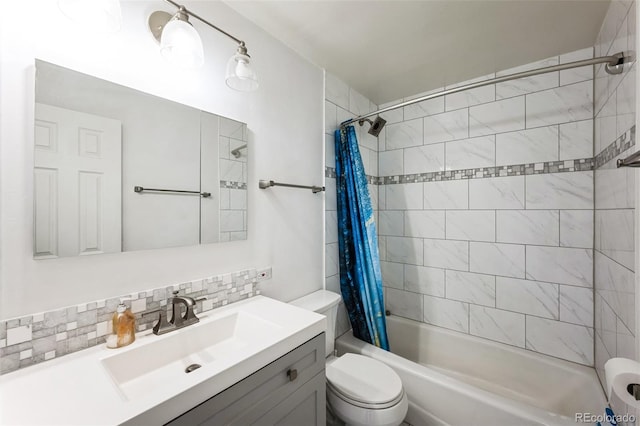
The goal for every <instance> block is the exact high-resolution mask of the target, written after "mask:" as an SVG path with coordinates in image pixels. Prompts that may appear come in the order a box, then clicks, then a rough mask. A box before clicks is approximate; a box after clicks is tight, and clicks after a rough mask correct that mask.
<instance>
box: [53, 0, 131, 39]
mask: <svg viewBox="0 0 640 426" xmlns="http://www.w3.org/2000/svg"><path fill="white" fill-rule="evenodd" d="M58 7H59V8H60V10H61V11H62V13H63V14H64V15H65V16H66V17H67V18H69V19H71V20H72V21H74V22H76V23H78V24H80V25H82V26H83V27H86V28H89V29H91V30H92V31H95V32H101V33H115V32H117V31H120V29H121V28H122V10H121V9H120V1H119V0H58Z"/></svg>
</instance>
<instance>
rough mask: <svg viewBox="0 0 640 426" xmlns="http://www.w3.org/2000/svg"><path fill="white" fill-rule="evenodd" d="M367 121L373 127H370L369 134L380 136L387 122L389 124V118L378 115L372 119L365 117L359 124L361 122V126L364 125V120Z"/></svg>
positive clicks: (359, 122) (359, 121)
mask: <svg viewBox="0 0 640 426" xmlns="http://www.w3.org/2000/svg"><path fill="white" fill-rule="evenodd" d="M365 121H367V122H369V124H371V127H370V128H369V134H370V135H373V136H376V137H377V136H378V135H379V134H380V132H381V131H382V128H383V127H384V125H385V124H387V120H385V119H384V118H382V117H380V116H378V117H376V119H375V120H373V121H371V120H369V119H368V118H363V119H361V120H358V124H360V125H361V126H362V125H364V122H365Z"/></svg>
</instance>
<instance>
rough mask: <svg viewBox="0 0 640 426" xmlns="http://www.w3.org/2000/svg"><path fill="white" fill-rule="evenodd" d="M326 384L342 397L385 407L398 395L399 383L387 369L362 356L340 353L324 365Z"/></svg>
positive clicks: (400, 385) (400, 390)
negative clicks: (340, 354)
mask: <svg viewBox="0 0 640 426" xmlns="http://www.w3.org/2000/svg"><path fill="white" fill-rule="evenodd" d="M326 375H327V380H328V381H329V384H331V385H332V386H333V387H334V388H335V389H336V390H338V391H339V392H340V393H342V394H343V395H345V396H346V397H348V398H350V399H353V400H355V401H359V402H363V403H367V404H385V403H388V402H391V401H394V400H396V399H397V398H398V397H399V396H401V394H402V381H401V380H400V377H398V375H397V374H396V372H395V371H393V370H392V369H391V367H389V366H387V365H385V364H383V363H382V362H380V361H377V360H375V359H373V358H369V357H366V356H363V355H356V354H350V353H347V354H344V355H343V356H341V357H339V358H337V359H336V360H335V361H333V362H332V363H330V364H328V365H327V366H326Z"/></svg>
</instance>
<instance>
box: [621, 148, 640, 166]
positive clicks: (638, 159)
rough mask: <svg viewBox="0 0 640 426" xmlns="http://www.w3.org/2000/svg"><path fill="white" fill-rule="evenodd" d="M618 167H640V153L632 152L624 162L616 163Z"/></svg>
mask: <svg viewBox="0 0 640 426" xmlns="http://www.w3.org/2000/svg"><path fill="white" fill-rule="evenodd" d="M616 165H617V166H618V167H640V151H637V152H634V153H633V154H631V155H630V156H628V157H627V158H625V159H624V160H622V159H618V161H616Z"/></svg>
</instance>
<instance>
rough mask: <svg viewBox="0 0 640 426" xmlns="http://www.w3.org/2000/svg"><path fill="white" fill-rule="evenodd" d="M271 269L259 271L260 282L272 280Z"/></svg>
mask: <svg viewBox="0 0 640 426" xmlns="http://www.w3.org/2000/svg"><path fill="white" fill-rule="evenodd" d="M270 279H271V268H264V269H258V281H264V280H270Z"/></svg>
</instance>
